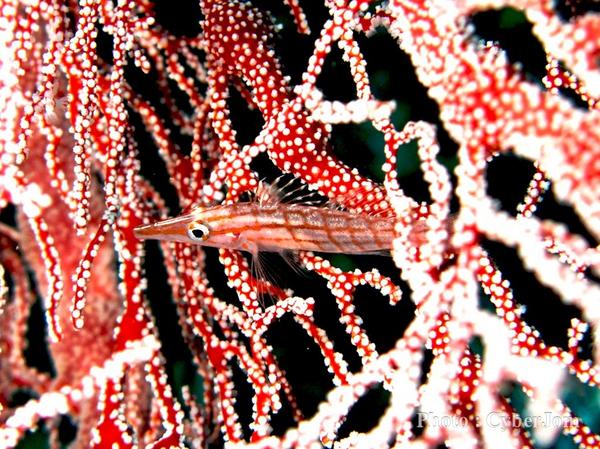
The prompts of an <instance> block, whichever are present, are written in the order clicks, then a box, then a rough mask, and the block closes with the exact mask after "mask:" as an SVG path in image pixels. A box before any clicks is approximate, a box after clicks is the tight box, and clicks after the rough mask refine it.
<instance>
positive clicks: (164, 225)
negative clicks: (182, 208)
mask: <svg viewBox="0 0 600 449" xmlns="http://www.w3.org/2000/svg"><path fill="white" fill-rule="evenodd" d="M192 218H193V217H192V216H190V215H184V216H181V217H175V218H169V219H167V220H163V221H158V222H156V223H152V224H149V225H143V226H138V227H136V228H134V230H133V235H134V236H135V237H136V238H138V239H140V240H167V241H175V242H186V241H187V240H188V238H187V226H188V224H189V222H190V220H191V219H192Z"/></svg>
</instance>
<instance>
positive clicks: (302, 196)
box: [256, 174, 329, 207]
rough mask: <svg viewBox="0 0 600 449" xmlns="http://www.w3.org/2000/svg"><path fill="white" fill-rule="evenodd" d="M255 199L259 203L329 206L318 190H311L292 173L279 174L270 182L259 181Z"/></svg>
mask: <svg viewBox="0 0 600 449" xmlns="http://www.w3.org/2000/svg"><path fill="white" fill-rule="evenodd" d="M256 201H257V202H258V203H259V204H260V205H263V206H264V205H277V204H288V205H302V206H322V207H329V201H328V200H327V198H325V197H323V196H322V195H321V194H319V192H317V191H314V190H311V189H310V187H309V186H308V185H307V184H305V183H304V182H303V181H302V180H300V179H298V178H296V177H294V176H292V175H288V174H285V175H281V176H279V177H278V178H276V179H275V180H274V181H273V182H272V183H268V182H266V181H265V180H262V181H260V182H259V185H258V189H257V190H256Z"/></svg>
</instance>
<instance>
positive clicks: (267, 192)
mask: <svg viewBox="0 0 600 449" xmlns="http://www.w3.org/2000/svg"><path fill="white" fill-rule="evenodd" d="M258 197H259V198H258V200H256V201H250V202H241V203H233V204H224V205H217V206H211V207H196V208H194V209H192V210H190V211H189V212H188V213H185V214H183V215H180V216H178V217H175V218H170V219H167V220H163V221H159V222H156V223H154V224H150V225H146V226H140V227H138V228H136V229H135V235H136V237H137V238H139V239H157V240H165V241H173V242H183V243H193V244H198V245H203V246H211V247H216V248H226V249H235V250H242V251H247V252H249V253H251V254H253V255H256V254H258V253H259V252H262V251H267V252H280V253H281V252H284V251H316V252H324V253H346V254H376V253H381V252H385V251H388V250H390V248H392V241H393V239H394V225H395V218H394V217H383V216H377V215H369V214H362V213H360V214H359V213H353V212H349V211H344V210H340V209H339V208H338V209H336V208H332V207H326V206H315V205H310V204H286V203H283V202H281V200H280V199H279V198H278V196H277V192H276V191H275V188H274V187H272V186H267V187H263V188H262V193H259V194H258Z"/></svg>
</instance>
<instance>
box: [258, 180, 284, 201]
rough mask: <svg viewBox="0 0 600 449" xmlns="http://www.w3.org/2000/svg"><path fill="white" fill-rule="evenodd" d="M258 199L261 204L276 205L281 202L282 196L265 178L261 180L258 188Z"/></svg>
mask: <svg viewBox="0 0 600 449" xmlns="http://www.w3.org/2000/svg"><path fill="white" fill-rule="evenodd" d="M256 201H257V202H258V204H260V205H261V206H274V205H277V204H279V203H280V202H281V198H280V196H279V192H278V191H277V188H276V187H275V186H274V185H273V184H269V183H268V182H266V181H264V180H263V181H259V183H258V187H257V188H256Z"/></svg>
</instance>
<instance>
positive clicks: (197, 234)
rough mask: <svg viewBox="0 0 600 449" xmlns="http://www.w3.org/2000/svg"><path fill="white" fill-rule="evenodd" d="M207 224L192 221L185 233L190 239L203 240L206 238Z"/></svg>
mask: <svg viewBox="0 0 600 449" xmlns="http://www.w3.org/2000/svg"><path fill="white" fill-rule="evenodd" d="M208 233H209V230H208V226H206V225H205V224H202V223H193V224H191V225H190V227H189V228H188V231H187V234H188V237H189V238H190V239H191V240H194V241H196V242H203V241H205V240H206V239H207V238H208Z"/></svg>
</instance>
